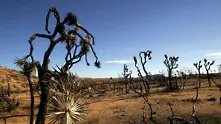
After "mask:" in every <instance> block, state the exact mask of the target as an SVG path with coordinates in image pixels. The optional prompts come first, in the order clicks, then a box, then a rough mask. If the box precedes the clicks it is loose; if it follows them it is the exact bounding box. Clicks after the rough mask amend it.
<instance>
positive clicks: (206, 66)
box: [204, 59, 215, 87]
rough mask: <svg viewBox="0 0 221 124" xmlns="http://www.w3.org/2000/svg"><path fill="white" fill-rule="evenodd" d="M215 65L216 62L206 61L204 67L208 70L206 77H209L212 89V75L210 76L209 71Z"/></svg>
mask: <svg viewBox="0 0 221 124" xmlns="http://www.w3.org/2000/svg"><path fill="white" fill-rule="evenodd" d="M214 63H215V61H214V60H213V61H212V62H209V61H207V59H204V67H205V69H206V76H207V80H208V83H209V87H211V81H210V75H209V71H210V69H211V66H212V65H213V64H214Z"/></svg>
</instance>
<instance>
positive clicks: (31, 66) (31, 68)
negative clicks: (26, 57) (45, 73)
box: [15, 59, 39, 124]
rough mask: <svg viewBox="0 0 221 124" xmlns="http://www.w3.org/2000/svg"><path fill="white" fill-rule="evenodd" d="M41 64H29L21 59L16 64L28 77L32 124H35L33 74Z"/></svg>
mask: <svg viewBox="0 0 221 124" xmlns="http://www.w3.org/2000/svg"><path fill="white" fill-rule="evenodd" d="M38 63H39V62H33V63H30V62H27V61H21V60H20V59H17V60H16V61H15V64H16V65H17V66H19V67H20V68H22V71H23V74H24V75H25V76H26V77H27V80H28V84H29V90H30V98H31V112H30V124H33V121H34V90H33V83H32V80H31V73H32V72H33V71H35V70H36V65H37V64H38Z"/></svg>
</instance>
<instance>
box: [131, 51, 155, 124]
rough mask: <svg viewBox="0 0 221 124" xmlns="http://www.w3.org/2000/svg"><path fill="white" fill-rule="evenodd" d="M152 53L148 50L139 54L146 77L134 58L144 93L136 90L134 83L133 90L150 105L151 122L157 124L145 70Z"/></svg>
mask: <svg viewBox="0 0 221 124" xmlns="http://www.w3.org/2000/svg"><path fill="white" fill-rule="evenodd" d="M151 53H152V51H149V50H147V51H146V52H140V53H139V57H140V62H141V65H142V68H143V71H144V73H145V76H143V75H142V73H141V70H140V69H139V67H138V66H137V64H138V62H137V58H136V57H135V56H134V64H135V67H136V68H137V72H138V76H139V77H140V78H141V81H142V85H143V87H144V92H141V91H140V92H139V91H137V90H136V89H135V88H134V85H133V83H132V89H133V91H134V92H135V93H137V94H139V95H140V96H142V97H143V99H144V101H145V102H146V103H147V104H148V106H149V108H150V117H149V120H151V121H152V122H153V123H155V124H156V123H157V121H156V119H155V118H154V117H153V115H154V114H156V112H155V111H153V109H152V105H151V104H150V102H149V100H148V95H149V93H150V83H149V75H148V72H147V70H146V68H145V64H146V63H147V60H151V58H152V57H151Z"/></svg>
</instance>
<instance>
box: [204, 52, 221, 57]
mask: <svg viewBox="0 0 221 124" xmlns="http://www.w3.org/2000/svg"><path fill="white" fill-rule="evenodd" d="M205 56H210V57H214V58H221V52H215V53H208V54H205Z"/></svg>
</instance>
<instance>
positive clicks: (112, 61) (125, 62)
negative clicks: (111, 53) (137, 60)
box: [104, 60, 133, 64]
mask: <svg viewBox="0 0 221 124" xmlns="http://www.w3.org/2000/svg"><path fill="white" fill-rule="evenodd" d="M104 62H105V63H109V64H112V63H115V64H128V63H133V61H130V60H109V61H104Z"/></svg>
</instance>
